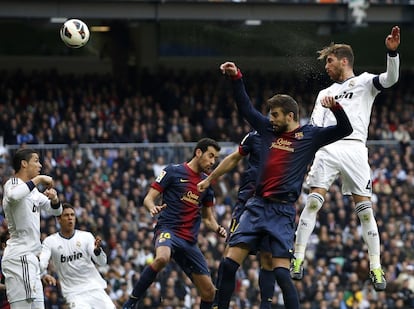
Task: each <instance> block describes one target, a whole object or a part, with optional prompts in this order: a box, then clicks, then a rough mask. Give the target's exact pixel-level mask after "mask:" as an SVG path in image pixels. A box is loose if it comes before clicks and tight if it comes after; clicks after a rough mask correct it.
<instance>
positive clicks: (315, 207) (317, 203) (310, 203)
mask: <svg viewBox="0 0 414 309" xmlns="http://www.w3.org/2000/svg"><path fill="white" fill-rule="evenodd" d="M324 201H325V199H324V197H323V196H322V195H321V194H319V193H316V192H313V193H311V194H309V196H308V199H307V201H306V206H305V209H306V210H307V211H309V212H313V213H316V212H318V211H319V209H321V208H322V205H323V202H324Z"/></svg>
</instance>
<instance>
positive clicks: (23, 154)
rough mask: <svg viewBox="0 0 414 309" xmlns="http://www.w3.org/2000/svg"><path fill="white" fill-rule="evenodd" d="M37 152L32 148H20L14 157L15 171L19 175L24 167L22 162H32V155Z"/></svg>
mask: <svg viewBox="0 0 414 309" xmlns="http://www.w3.org/2000/svg"><path fill="white" fill-rule="evenodd" d="M34 153H36V154H37V151H35V150H33V149H30V148H20V149H19V150H17V151H16V153H15V154H14V156H13V163H12V164H13V169H14V171H15V172H16V173H17V172H18V171H20V168H21V167H22V161H30V159H31V158H32V155H33V154H34Z"/></svg>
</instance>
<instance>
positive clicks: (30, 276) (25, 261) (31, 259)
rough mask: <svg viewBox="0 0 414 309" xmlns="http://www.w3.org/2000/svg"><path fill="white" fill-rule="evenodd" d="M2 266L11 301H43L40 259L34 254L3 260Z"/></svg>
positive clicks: (8, 298)
mask: <svg viewBox="0 0 414 309" xmlns="http://www.w3.org/2000/svg"><path fill="white" fill-rule="evenodd" d="M1 266H2V271H3V274H4V283H5V285H6V293H7V300H8V301H9V303H14V302H17V301H22V300H28V301H31V302H43V300H44V297H43V285H42V281H41V279H40V267H39V260H38V258H37V257H36V256H35V255H34V254H26V255H22V256H20V257H17V258H13V259H7V260H2V262H1Z"/></svg>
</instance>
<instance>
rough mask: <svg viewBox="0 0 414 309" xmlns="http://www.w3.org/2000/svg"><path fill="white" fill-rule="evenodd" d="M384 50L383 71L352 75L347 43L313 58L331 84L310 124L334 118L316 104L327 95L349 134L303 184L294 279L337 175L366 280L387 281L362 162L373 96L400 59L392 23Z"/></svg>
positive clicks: (324, 153)
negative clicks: (364, 257) (357, 225)
mask: <svg viewBox="0 0 414 309" xmlns="http://www.w3.org/2000/svg"><path fill="white" fill-rule="evenodd" d="M385 45H386V47H387V49H388V55H387V71H386V72H384V73H381V74H379V75H376V74H371V73H367V72H365V73H362V74H360V75H357V76H356V75H355V73H354V69H353V65H354V54H353V51H352V48H351V46H349V45H346V44H331V45H330V46H327V47H325V48H324V49H322V50H321V51H319V59H320V60H325V63H326V64H325V69H326V73H327V74H328V75H329V77H330V78H331V79H332V80H333V81H334V83H333V84H332V85H331V86H329V87H328V88H326V89H323V90H322V91H321V92H320V93H319V95H318V97H317V99H316V103H315V107H314V110H313V112H312V116H311V123H312V124H313V125H315V126H322V127H326V126H330V125H332V124H334V123H335V122H336V120H335V117H334V115H333V114H332V113H331V112H330V111H329V110H326V109H324V108H322V106H321V99H322V98H324V97H325V96H333V97H334V98H335V100H336V101H338V102H339V103H340V104H341V105H342V106H343V108H344V109H345V111H346V113H347V115H348V117H349V119H350V121H351V124H352V127H353V129H354V131H353V133H352V134H351V135H349V136H347V137H345V138H343V139H342V140H340V141H337V142H335V143H332V144H330V145H328V146H325V147H323V148H322V149H320V150H319V151H318V152H317V153H316V155H315V160H314V162H313V164H312V167H311V169H310V171H309V175H308V179H307V183H308V186H309V187H310V194H309V196H308V198H307V201H306V205H305V208H304V209H303V211H302V213H301V216H300V219H299V224H298V228H297V233H296V242H295V258H294V259H293V260H292V265H291V277H292V278H293V279H296V280H300V279H302V277H303V272H304V270H303V269H304V265H303V264H304V259H305V250H306V245H307V243H308V240H309V237H310V235H311V234H312V231H313V229H314V228H315V224H316V215H317V213H318V211H319V210H320V209H321V207H322V205H323V203H324V200H325V195H326V192H327V191H328V189H329V187H330V186H331V184H332V183H333V181H334V180H335V178H336V177H337V176H338V175H340V177H341V180H342V193H343V194H345V195H352V198H353V202H354V205H355V206H354V207H355V208H354V211H355V214H356V215H357V216H358V218H359V220H360V222H361V229H362V237H363V239H364V241H365V243H366V244H367V248H368V256H369V261H370V274H369V275H370V278H371V281H372V284H373V286H374V288H375V290H377V291H383V290H385V288H386V286H387V282H386V279H385V274H384V272H383V270H382V267H381V259H380V237H379V232H378V226H377V222H376V220H375V217H374V212H373V210H372V202H371V194H372V183H371V168H370V166H369V163H368V149H367V147H366V145H365V144H366V141H367V138H368V127H369V122H370V118H371V110H372V106H373V103H374V100H375V98H376V96H377V95H378V94H379V93H380V92H381V91H382V90H384V89H385V88H389V87H391V86H392V85H394V84H395V83H396V82H397V81H398V77H399V68H400V59H399V55H398V53H397V48H398V46H399V45H400V28H399V27H397V26H395V27H393V28H392V30H391V33H390V34H389V35H388V36H387V37H386V38H385Z"/></svg>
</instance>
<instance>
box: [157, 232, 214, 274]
mask: <svg viewBox="0 0 414 309" xmlns="http://www.w3.org/2000/svg"><path fill="white" fill-rule="evenodd" d="M154 245H155V248H158V247H160V246H167V247H169V248H171V254H172V258H173V259H174V261H175V262H176V263H177V264H178V265H179V266H180V267H181V269H182V270H183V271H184V272H185V274H186V275H187V276H188V277H190V278H191V274H192V273H194V274H199V275H210V271H209V269H208V265H207V261H206V259H205V258H204V255H203V253H202V252H201V250H200V248H199V247H198V245H197V243H194V244H193V243H190V242H188V241H187V240H185V239H182V238H180V237H178V236H176V235H175V234H174V233H173V232H172V231H171V230H169V229H163V228H159V229H158V230H157V232H156V234H155V237H154Z"/></svg>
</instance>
